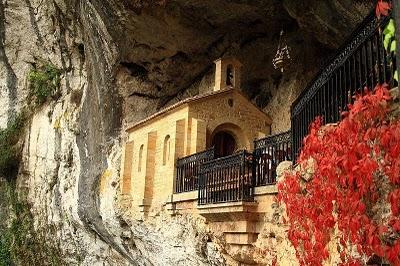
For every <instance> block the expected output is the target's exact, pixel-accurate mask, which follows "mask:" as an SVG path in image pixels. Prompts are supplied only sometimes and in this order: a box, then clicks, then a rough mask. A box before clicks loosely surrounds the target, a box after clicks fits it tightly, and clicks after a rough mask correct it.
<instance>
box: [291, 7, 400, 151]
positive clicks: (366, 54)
mask: <svg viewBox="0 0 400 266" xmlns="http://www.w3.org/2000/svg"><path fill="white" fill-rule="evenodd" d="M388 21H389V18H385V19H383V20H378V19H377V18H376V16H375V14H374V13H371V14H370V15H369V16H368V17H367V18H366V19H365V20H364V21H363V23H361V25H360V26H359V27H358V28H357V30H356V31H355V32H354V34H353V35H352V37H351V38H350V39H349V41H348V42H346V44H345V45H344V46H343V47H342V48H341V49H339V53H338V54H337V55H336V56H335V57H334V58H333V60H331V62H330V63H329V64H328V65H327V66H326V67H324V68H323V69H322V71H321V72H320V73H319V74H318V75H317V76H316V78H315V79H314V80H313V81H312V82H311V83H310V84H309V86H308V87H307V88H306V89H305V90H304V91H303V93H302V94H301V95H300V97H298V99H297V100H296V101H295V102H294V103H293V105H292V109H291V124H292V125H291V127H292V128H291V130H292V141H293V156H292V158H294V159H295V158H296V157H297V155H298V153H299V149H300V148H301V145H302V140H303V138H304V137H305V136H306V135H307V133H308V129H309V125H310V124H311V122H312V121H313V120H314V119H315V118H316V117H317V116H322V117H323V120H324V123H333V122H337V121H339V119H340V112H341V111H342V110H345V109H346V107H347V105H348V104H349V103H351V102H352V100H353V98H352V96H353V95H354V94H355V93H362V91H363V90H364V88H365V87H367V88H368V89H373V88H374V87H375V85H376V84H377V83H380V84H383V83H388V84H392V85H393V83H394V82H395V81H394V79H393V75H394V71H395V65H396V64H395V57H394V53H388V52H387V51H386V50H385V49H384V46H383V35H382V33H381V32H382V31H381V30H380V29H383V28H384V27H385V25H387V23H388Z"/></svg>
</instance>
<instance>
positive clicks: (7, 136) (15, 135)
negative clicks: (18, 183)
mask: <svg viewBox="0 0 400 266" xmlns="http://www.w3.org/2000/svg"><path fill="white" fill-rule="evenodd" d="M25 119H26V115H25V112H21V113H20V114H19V115H17V116H15V117H14V118H13V119H11V120H10V121H9V123H8V125H7V127H6V128H5V129H0V175H5V176H6V177H8V178H9V177H10V176H9V175H10V174H15V173H16V168H17V167H18V161H19V160H18V159H19V152H18V149H17V147H16V144H17V143H18V140H19V138H20V136H21V133H22V129H23V126H24V122H25Z"/></svg>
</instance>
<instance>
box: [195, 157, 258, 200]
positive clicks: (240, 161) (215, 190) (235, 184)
mask: <svg viewBox="0 0 400 266" xmlns="http://www.w3.org/2000/svg"><path fill="white" fill-rule="evenodd" d="M252 157H253V156H252V154H251V153H248V152H247V151H241V152H238V153H236V154H233V155H229V156H226V157H222V158H218V159H214V160H211V161H208V162H205V163H203V164H202V166H201V170H200V171H201V172H200V182H199V194H198V204H199V205H204V204H213V203H222V202H233V201H253V200H254V181H253V173H252V171H253V159H252Z"/></svg>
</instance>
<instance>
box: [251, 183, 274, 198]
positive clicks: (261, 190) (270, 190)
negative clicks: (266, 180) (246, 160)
mask: <svg viewBox="0 0 400 266" xmlns="http://www.w3.org/2000/svg"><path fill="white" fill-rule="evenodd" d="M277 193H278V187H277V185H276V184H273V185H266V186H261V187H255V188H254V196H261V195H268V194H277Z"/></svg>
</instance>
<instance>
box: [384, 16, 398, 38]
mask: <svg viewBox="0 0 400 266" xmlns="http://www.w3.org/2000/svg"><path fill="white" fill-rule="evenodd" d="M395 30H396V27H395V25H394V20H393V19H391V20H390V21H389V23H388V24H387V25H386V27H385V29H384V30H383V34H384V35H385V38H386V36H387V35H389V36H390V37H394V33H395Z"/></svg>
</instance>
